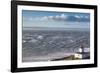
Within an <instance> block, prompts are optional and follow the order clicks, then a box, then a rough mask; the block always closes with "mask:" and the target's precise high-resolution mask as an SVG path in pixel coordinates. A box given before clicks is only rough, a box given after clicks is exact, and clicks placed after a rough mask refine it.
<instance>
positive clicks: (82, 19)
mask: <svg viewBox="0 0 100 73" xmlns="http://www.w3.org/2000/svg"><path fill="white" fill-rule="evenodd" d="M27 19H28V21H66V22H68V21H69V22H70V21H71V22H89V21H90V17H89V16H87V15H78V14H75V15H65V14H63V13H62V14H60V15H55V16H42V17H35V18H32V17H29V18H27Z"/></svg>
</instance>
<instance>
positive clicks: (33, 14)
mask: <svg viewBox="0 0 100 73" xmlns="http://www.w3.org/2000/svg"><path fill="white" fill-rule="evenodd" d="M22 26H23V27H48V28H90V14H89V13H75V12H53V11H34V10H22Z"/></svg>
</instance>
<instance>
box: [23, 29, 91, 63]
mask: <svg viewBox="0 0 100 73" xmlns="http://www.w3.org/2000/svg"><path fill="white" fill-rule="evenodd" d="M22 34H23V37H22V61H23V62H35V61H48V60H52V59H55V58H61V57H64V56H67V55H70V54H72V53H75V52H77V51H78V49H79V48H80V46H81V44H82V45H84V47H87V48H89V47H90V32H89V31H86V30H85V31H84V30H83V29H82V31H80V30H64V31H58V30H56V31H54V30H53V31H50V30H23V32H22Z"/></svg>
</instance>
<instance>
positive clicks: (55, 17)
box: [38, 14, 67, 21]
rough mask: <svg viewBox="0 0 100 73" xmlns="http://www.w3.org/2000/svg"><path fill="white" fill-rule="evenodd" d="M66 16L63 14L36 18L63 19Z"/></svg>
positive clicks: (42, 19)
mask: <svg viewBox="0 0 100 73" xmlns="http://www.w3.org/2000/svg"><path fill="white" fill-rule="evenodd" d="M66 18H67V16H66V15H65V14H61V15H56V16H44V17H40V18H38V20H41V21H44V20H65V19H66Z"/></svg>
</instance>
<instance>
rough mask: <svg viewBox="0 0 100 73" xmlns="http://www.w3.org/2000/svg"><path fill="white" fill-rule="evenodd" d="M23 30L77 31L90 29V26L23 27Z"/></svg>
mask: <svg viewBox="0 0 100 73" xmlns="http://www.w3.org/2000/svg"><path fill="white" fill-rule="evenodd" d="M22 30H38V31H39V30H40V31H42V30H46V31H47V30H48V31H57V30H58V31H65V30H76V31H90V28H49V27H23V28H22Z"/></svg>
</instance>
